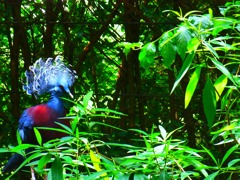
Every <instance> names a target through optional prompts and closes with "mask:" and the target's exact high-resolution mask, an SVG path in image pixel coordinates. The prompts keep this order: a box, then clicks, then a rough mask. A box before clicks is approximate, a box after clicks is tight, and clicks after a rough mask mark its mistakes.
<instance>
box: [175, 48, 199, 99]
mask: <svg viewBox="0 0 240 180" xmlns="http://www.w3.org/2000/svg"><path fill="white" fill-rule="evenodd" d="M194 55H195V53H194V52H192V53H190V54H188V56H187V58H186V59H185V61H184V63H183V65H182V68H181V70H180V72H179V74H178V76H177V79H176V81H175V82H174V85H173V88H172V90H171V93H170V94H172V92H173V91H174V90H175V88H176V87H177V85H178V84H179V82H180V81H181V79H182V78H183V77H184V75H185V74H186V73H187V71H188V69H189V67H190V66H191V64H192V61H193V58H194Z"/></svg>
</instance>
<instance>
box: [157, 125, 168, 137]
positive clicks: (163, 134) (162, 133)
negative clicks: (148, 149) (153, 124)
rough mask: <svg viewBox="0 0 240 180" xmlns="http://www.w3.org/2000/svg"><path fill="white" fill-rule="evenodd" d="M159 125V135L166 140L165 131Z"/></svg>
mask: <svg viewBox="0 0 240 180" xmlns="http://www.w3.org/2000/svg"><path fill="white" fill-rule="evenodd" d="M158 127H159V130H160V132H161V136H162V138H163V139H164V140H166V137H167V131H166V130H165V129H164V128H163V127H162V126H160V125H159V126H158Z"/></svg>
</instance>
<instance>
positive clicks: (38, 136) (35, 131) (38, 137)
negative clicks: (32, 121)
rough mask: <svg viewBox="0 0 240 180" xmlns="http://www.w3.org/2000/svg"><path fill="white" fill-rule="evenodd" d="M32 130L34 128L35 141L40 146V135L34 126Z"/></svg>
mask: <svg viewBox="0 0 240 180" xmlns="http://www.w3.org/2000/svg"><path fill="white" fill-rule="evenodd" d="M33 130H34V133H35V136H36V138H37V142H38V144H39V145H40V146H41V145H42V136H41V134H40V132H39V130H38V129H37V128H35V127H34V128H33Z"/></svg>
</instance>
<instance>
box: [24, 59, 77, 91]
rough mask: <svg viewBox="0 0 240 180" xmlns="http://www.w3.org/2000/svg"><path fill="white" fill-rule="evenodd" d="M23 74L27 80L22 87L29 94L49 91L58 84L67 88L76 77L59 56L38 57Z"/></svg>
mask: <svg viewBox="0 0 240 180" xmlns="http://www.w3.org/2000/svg"><path fill="white" fill-rule="evenodd" d="M25 76H26V79H27V80H26V84H24V85H23V89H24V90H25V91H26V92H27V94H29V95H32V94H34V95H42V94H44V93H49V92H51V91H54V89H55V88H56V87H58V86H62V87H63V88H64V89H65V90H68V89H69V88H70V87H71V86H72V85H73V83H74V81H75V78H77V76H76V72H75V71H74V70H71V69H69V68H68V67H67V66H66V65H65V64H64V62H63V61H62V59H61V57H60V56H57V57H56V58H55V59H53V58H48V59H47V60H46V61H44V60H43V59H42V58H40V59H38V60H37V61H36V62H35V63H34V64H33V65H32V66H30V67H29V71H26V72H25Z"/></svg>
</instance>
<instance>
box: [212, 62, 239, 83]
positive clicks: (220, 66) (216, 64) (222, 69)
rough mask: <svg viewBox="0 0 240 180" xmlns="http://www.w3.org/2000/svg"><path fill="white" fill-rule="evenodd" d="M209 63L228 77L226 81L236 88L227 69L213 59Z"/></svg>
mask: <svg viewBox="0 0 240 180" xmlns="http://www.w3.org/2000/svg"><path fill="white" fill-rule="evenodd" d="M211 61H212V62H213V64H214V65H215V66H216V68H218V69H219V70H220V71H221V72H222V73H223V74H224V75H225V76H227V77H228V79H230V80H231V81H232V82H233V84H234V85H235V86H237V84H236V82H235V80H234V78H233V76H232V74H231V73H230V72H229V71H228V69H227V68H226V67H225V66H224V65H223V64H222V63H221V62H219V61H218V60H216V59H215V58H211Z"/></svg>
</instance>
